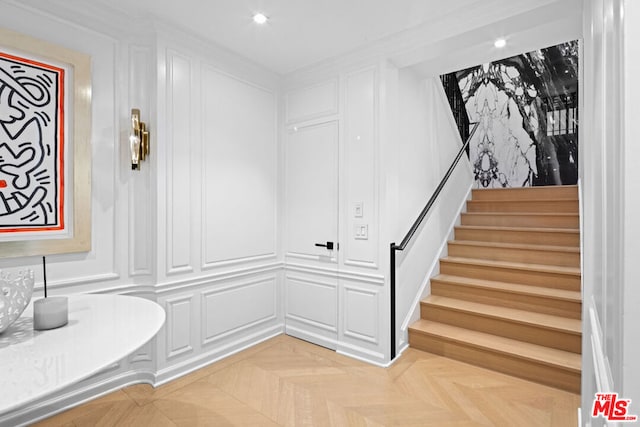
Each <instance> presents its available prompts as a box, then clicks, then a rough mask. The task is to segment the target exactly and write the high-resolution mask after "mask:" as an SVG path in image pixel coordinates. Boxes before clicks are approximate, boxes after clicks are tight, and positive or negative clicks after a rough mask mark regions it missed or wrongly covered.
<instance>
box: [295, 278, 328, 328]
mask: <svg viewBox="0 0 640 427" xmlns="http://www.w3.org/2000/svg"><path fill="white" fill-rule="evenodd" d="M285 300H286V303H285V307H286V309H285V318H287V319H294V320H296V321H297V322H300V323H304V324H306V325H308V326H310V327H312V328H317V329H323V330H325V331H329V332H335V333H337V332H338V325H337V322H338V311H337V308H338V289H337V286H336V285H335V284H334V283H331V282H329V281H326V280H318V279H314V278H310V277H303V276H299V275H290V274H286V275H285Z"/></svg>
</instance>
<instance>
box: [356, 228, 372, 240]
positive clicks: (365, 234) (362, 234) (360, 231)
mask: <svg viewBox="0 0 640 427" xmlns="http://www.w3.org/2000/svg"><path fill="white" fill-rule="evenodd" d="M354 235H355V238H356V240H368V239H369V225H368V224H356V225H354Z"/></svg>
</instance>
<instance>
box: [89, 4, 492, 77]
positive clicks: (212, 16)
mask: <svg viewBox="0 0 640 427" xmlns="http://www.w3.org/2000/svg"><path fill="white" fill-rule="evenodd" d="M94 1H97V2H101V3H103V4H105V5H107V6H109V7H114V8H116V9H120V10H122V11H125V12H127V13H129V14H136V15H138V14H152V15H155V16H156V17H157V18H159V19H161V20H162V21H165V22H169V23H172V24H175V25H177V26H179V27H182V28H184V29H187V30H189V31H191V32H193V33H195V34H197V35H199V36H201V37H203V38H205V39H207V40H210V41H213V42H215V43H217V44H219V45H222V46H224V47H226V48H228V49H230V50H233V51H235V52H237V53H239V54H240V55H242V56H245V57H247V58H250V59H251V60H253V61H254V62H257V63H259V64H261V65H263V66H265V67H267V68H269V69H270V70H272V71H275V72H277V73H280V74H286V73H288V72H291V71H293V70H296V69H299V68H301V67H304V66H307V65H311V64H313V63H316V62H318V61H321V60H323V59H326V58H330V57H333V56H336V55H340V54H343V53H346V52H349V51H351V50H354V49H356V48H358V47H361V46H363V45H365V44H367V43H369V42H371V41H374V40H378V39H381V38H384V37H386V36H388V35H391V34H395V33H398V32H401V31H403V30H406V29H409V28H413V27H416V26H419V25H422V24H425V23H429V22H436V21H437V20H439V19H442V18H444V17H445V16H449V17H450V16H451V15H452V14H455V13H456V12H459V11H460V10H462V9H464V8H467V7H469V6H470V5H472V4H474V3H481V0H179V1H169V0H94ZM485 2H486V0H485ZM494 4H495V2H494ZM255 12H262V13H264V14H265V15H267V16H268V17H269V18H270V20H269V22H268V23H267V24H265V25H263V26H259V25H257V24H254V23H253V21H252V19H251V18H252V15H253V14H254V13H255Z"/></svg>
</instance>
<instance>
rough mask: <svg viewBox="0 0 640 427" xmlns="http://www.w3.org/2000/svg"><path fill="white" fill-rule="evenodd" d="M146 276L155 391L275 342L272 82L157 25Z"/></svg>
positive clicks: (278, 324)
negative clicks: (155, 322) (158, 321)
mask: <svg viewBox="0 0 640 427" xmlns="http://www.w3.org/2000/svg"><path fill="white" fill-rule="evenodd" d="M156 49H157V51H156V56H157V68H158V71H159V72H158V84H157V88H158V95H157V96H158V112H157V116H158V123H159V126H158V135H157V140H158V153H157V156H156V162H157V163H156V174H157V187H156V192H157V215H158V217H157V233H156V234H157V236H158V242H157V251H156V262H157V265H159V266H162V268H158V269H157V284H156V286H155V291H156V295H157V298H158V302H159V303H160V304H161V305H162V306H163V307H164V308H165V310H166V311H167V326H166V328H165V330H164V331H161V333H160V334H159V335H158V337H157V349H156V355H157V361H156V362H157V374H156V379H155V382H156V384H161V383H164V382H166V381H169V380H171V379H173V378H175V377H178V376H181V375H184V374H185V373H186V372H189V371H191V370H193V369H196V368H199V367H201V366H203V365H206V364H208V363H211V362H212V361H214V360H217V359H219V358H221V357H224V356H228V355H229V354H232V353H234V352H236V351H238V350H240V349H243V348H245V347H247V346H250V345H253V344H255V343H257V342H259V341H261V340H263V339H266V338H269V337H271V336H274V335H277V334H279V333H282V331H283V316H282V309H281V301H280V295H281V290H280V286H281V285H280V284H281V275H282V262H281V261H280V260H279V259H278V256H277V250H278V249H277V248H278V239H277V218H278V204H277V191H278V169H277V168H278V127H277V120H278V115H277V111H278V102H279V99H278V95H277V91H278V86H277V84H278V81H277V78H276V77H275V76H274V75H272V74H270V73H268V72H266V71H265V70H262V69H260V68H259V67H257V66H255V65H253V64H251V63H249V62H248V61H246V60H241V59H240V58H237V57H235V56H233V55H232V54H230V53H229V52H227V51H224V50H222V49H219V48H216V47H214V46H210V45H207V44H204V43H202V42H201V41H199V40H197V39H193V38H191V37H190V36H189V35H186V34H183V33H180V32H177V31H175V30H173V29H171V28H165V27H159V28H158V39H157V45H156Z"/></svg>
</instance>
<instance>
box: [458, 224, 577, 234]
mask: <svg viewBox="0 0 640 427" xmlns="http://www.w3.org/2000/svg"><path fill="white" fill-rule="evenodd" d="M456 228H459V229H461V230H488V231H496V232H500V231H522V232H539V233H571V234H580V230H578V229H576V228H546V227H501V226H497V225H458V226H456Z"/></svg>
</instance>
